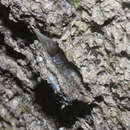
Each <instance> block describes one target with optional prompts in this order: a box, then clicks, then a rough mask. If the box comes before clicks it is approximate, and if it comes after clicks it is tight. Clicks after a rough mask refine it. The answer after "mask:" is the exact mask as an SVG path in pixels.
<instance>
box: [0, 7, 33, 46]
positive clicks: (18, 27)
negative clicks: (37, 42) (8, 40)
mask: <svg viewBox="0 0 130 130" xmlns="http://www.w3.org/2000/svg"><path fill="white" fill-rule="evenodd" d="M9 12H10V9H9V8H6V7H4V6H2V5H1V6H0V20H2V25H3V26H4V27H6V28H7V29H9V30H11V32H12V37H13V38H14V39H15V40H17V39H18V38H20V39H22V40H24V41H25V44H26V45H28V44H29V43H32V42H33V41H34V35H33V33H31V32H30V30H29V29H28V27H27V24H26V23H24V22H23V21H18V22H17V23H15V22H13V21H11V20H9Z"/></svg>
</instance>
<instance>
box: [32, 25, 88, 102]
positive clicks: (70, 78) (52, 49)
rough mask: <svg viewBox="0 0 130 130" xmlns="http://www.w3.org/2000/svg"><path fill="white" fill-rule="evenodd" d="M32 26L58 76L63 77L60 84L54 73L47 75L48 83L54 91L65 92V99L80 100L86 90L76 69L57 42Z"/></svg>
mask: <svg viewBox="0 0 130 130" xmlns="http://www.w3.org/2000/svg"><path fill="white" fill-rule="evenodd" d="M32 28H33V31H34V32H35V34H36V36H37V38H38V40H39V41H40V42H41V43H42V46H43V48H44V49H45V51H46V52H47V53H48V55H49V56H50V58H51V60H52V62H53V64H54V65H55V67H56V69H57V70H58V72H59V74H60V76H61V77H64V84H62V85H60V84H59V82H58V79H57V76H56V75H52V74H49V75H48V83H49V84H50V85H51V87H52V88H53V90H54V92H55V93H60V94H63V95H64V94H65V95H66V97H67V98H66V99H67V100H68V99H71V100H75V99H77V98H78V99H80V100H82V99H83V98H84V95H86V92H85V88H84V87H83V84H82V82H81V77H80V76H79V74H78V73H77V71H76V70H75V69H74V68H73V66H72V65H71V64H70V62H68V60H67V58H66V56H65V55H64V53H63V52H62V50H61V49H60V48H59V46H58V45H57V43H55V42H54V41H53V40H51V39H50V38H48V37H47V36H45V35H43V34H41V33H40V32H39V31H38V30H37V29H35V28H34V27H32ZM62 79H63V78H62Z"/></svg>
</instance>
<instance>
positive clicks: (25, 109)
mask: <svg viewBox="0 0 130 130" xmlns="http://www.w3.org/2000/svg"><path fill="white" fill-rule="evenodd" d="M20 107H21V109H22V112H23V113H26V114H28V113H31V110H30V108H29V107H28V106H25V105H23V104H21V106H20Z"/></svg>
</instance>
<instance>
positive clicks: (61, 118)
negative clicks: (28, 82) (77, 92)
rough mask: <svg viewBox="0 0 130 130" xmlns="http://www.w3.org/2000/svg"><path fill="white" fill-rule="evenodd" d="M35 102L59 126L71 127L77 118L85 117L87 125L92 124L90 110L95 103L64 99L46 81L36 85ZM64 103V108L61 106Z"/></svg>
mask: <svg viewBox="0 0 130 130" xmlns="http://www.w3.org/2000/svg"><path fill="white" fill-rule="evenodd" d="M34 93H35V103H36V104H38V105H39V106H40V107H41V110H42V111H43V112H44V113H45V114H46V115H47V116H48V117H51V118H53V119H55V120H56V121H57V122H58V124H59V125H60V126H64V127H69V128H70V127H71V126H72V125H73V124H74V123H75V121H76V120H78V118H79V117H80V118H85V119H86V121H87V122H88V124H89V125H91V126H92V125H93V120H92V116H91V111H92V109H93V107H94V106H95V104H90V105H88V104H86V103H84V102H82V101H78V100H74V101H68V102H67V101H64V97H63V96H62V95H61V94H55V93H54V91H53V90H52V88H51V87H50V86H49V84H47V82H46V81H42V82H41V83H39V84H38V86H37V87H36V90H35V91H34ZM65 102H67V103H68V105H65V107H64V108H62V106H63V105H64V104H65Z"/></svg>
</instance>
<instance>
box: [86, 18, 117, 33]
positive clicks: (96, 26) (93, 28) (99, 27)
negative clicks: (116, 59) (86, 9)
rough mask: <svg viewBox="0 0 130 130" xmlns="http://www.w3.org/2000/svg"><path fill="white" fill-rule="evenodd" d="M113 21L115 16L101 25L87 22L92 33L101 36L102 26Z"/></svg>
mask: <svg viewBox="0 0 130 130" xmlns="http://www.w3.org/2000/svg"><path fill="white" fill-rule="evenodd" d="M113 20H115V16H114V17H112V18H109V19H107V20H106V21H104V23H103V24H102V25H99V24H97V23H96V22H95V21H91V22H89V24H90V28H91V31H92V33H94V32H98V33H100V34H102V35H103V34H104V32H103V30H102V28H103V27H104V26H107V25H109V24H111V23H112V21H113Z"/></svg>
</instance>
